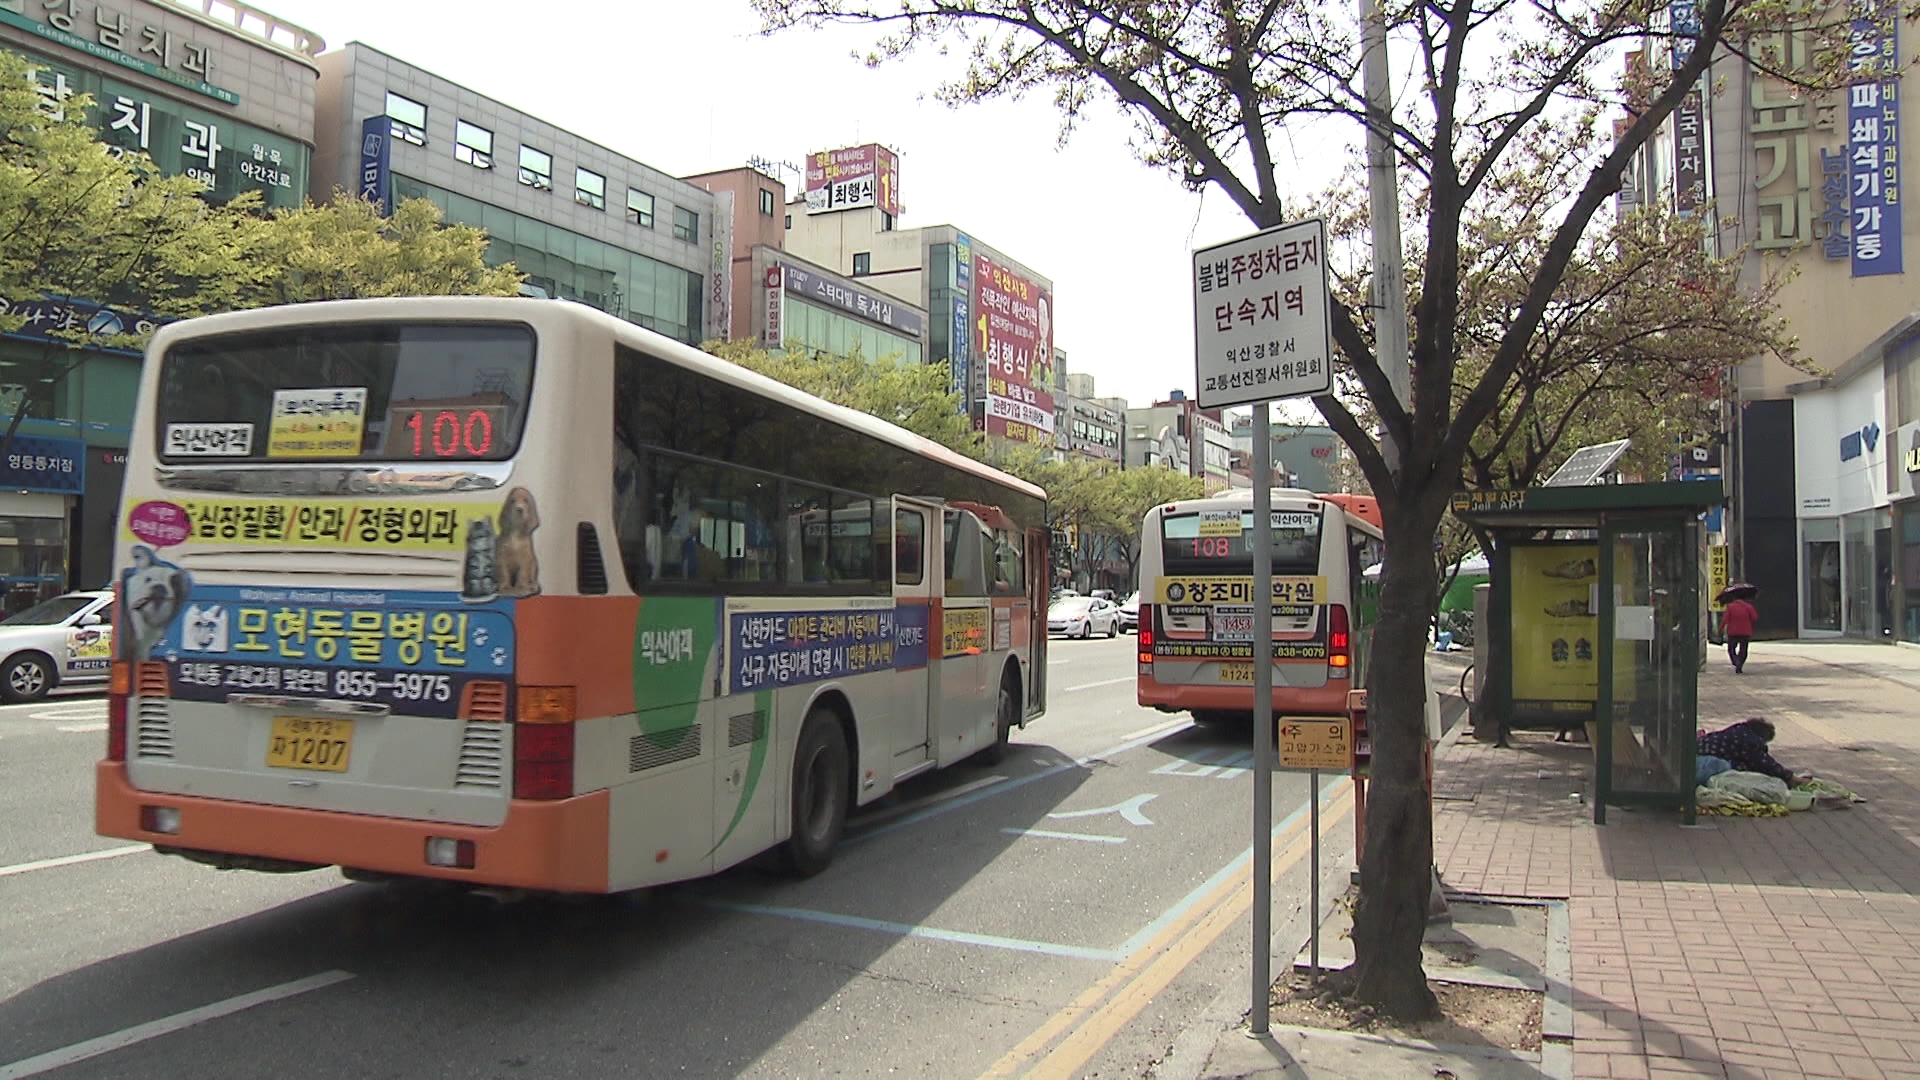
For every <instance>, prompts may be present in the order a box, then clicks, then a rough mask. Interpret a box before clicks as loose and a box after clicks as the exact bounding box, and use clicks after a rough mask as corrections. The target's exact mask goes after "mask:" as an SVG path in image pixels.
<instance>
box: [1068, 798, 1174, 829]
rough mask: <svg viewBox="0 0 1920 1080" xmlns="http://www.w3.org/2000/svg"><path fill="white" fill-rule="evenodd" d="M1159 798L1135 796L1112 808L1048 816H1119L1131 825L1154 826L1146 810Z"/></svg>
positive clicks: (1070, 811)
mask: <svg viewBox="0 0 1920 1080" xmlns="http://www.w3.org/2000/svg"><path fill="white" fill-rule="evenodd" d="M1159 797H1160V796H1158V795H1155V794H1151V793H1149V794H1146V795H1135V796H1134V797H1133V798H1131V799H1128V800H1127V801H1126V802H1123V803H1115V804H1113V805H1112V806H1096V807H1094V808H1093V809H1091V810H1060V811H1056V812H1054V813H1051V814H1048V815H1047V816H1048V817H1050V818H1082V817H1102V816H1104V815H1106V814H1119V815H1120V817H1121V820H1123V821H1125V822H1126V823H1127V824H1129V825H1151V824H1153V819H1151V818H1149V817H1147V815H1146V812H1145V809H1144V808H1145V807H1146V805H1147V804H1148V803H1150V802H1152V801H1153V800H1155V799H1157V798H1159Z"/></svg>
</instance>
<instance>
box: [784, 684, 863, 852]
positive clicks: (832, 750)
mask: <svg viewBox="0 0 1920 1080" xmlns="http://www.w3.org/2000/svg"><path fill="white" fill-rule="evenodd" d="M846 824H847V735H846V732H844V731H842V730H841V729H840V721H839V719H838V718H836V717H835V716H834V715H833V713H832V712H831V711H829V710H827V709H822V708H818V707H816V708H815V709H814V710H813V711H812V712H809V713H808V714H807V722H806V723H805V724H804V725H802V726H801V728H800V741H799V743H798V744H796V745H795V747H794V751H793V835H792V836H791V837H789V838H788V839H787V846H786V848H785V849H784V851H783V852H782V854H783V855H784V857H785V861H786V864H787V869H788V870H791V871H792V872H793V873H795V874H798V875H799V876H801V877H812V876H813V875H815V874H817V873H819V872H820V871H822V870H825V869H826V868H827V866H828V865H829V864H830V863H832V862H833V849H834V848H835V847H836V846H838V844H839V843H840V832H841V830H842V829H844V828H845V827H846Z"/></svg>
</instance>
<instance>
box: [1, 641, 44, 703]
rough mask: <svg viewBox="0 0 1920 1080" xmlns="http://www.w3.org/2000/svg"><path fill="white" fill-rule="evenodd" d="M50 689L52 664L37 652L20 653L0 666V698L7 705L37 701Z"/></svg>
mask: <svg viewBox="0 0 1920 1080" xmlns="http://www.w3.org/2000/svg"><path fill="white" fill-rule="evenodd" d="M51 689H53V664H52V663H51V662H49V661H48V660H47V658H46V657H45V656H42V655H41V654H39V653H33V652H25V653H21V654H19V655H18V656H15V657H14V658H13V659H11V660H8V661H7V664H6V667H5V668H0V698H4V699H5V700H6V703H7V704H9V705H20V704H24V703H25V702H29V701H39V700H40V699H41V698H43V697H46V696H47V691H49V690H51Z"/></svg>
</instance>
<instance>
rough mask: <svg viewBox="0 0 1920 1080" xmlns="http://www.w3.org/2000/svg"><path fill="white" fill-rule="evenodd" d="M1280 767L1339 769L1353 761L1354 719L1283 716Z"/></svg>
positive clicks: (1346, 766) (1349, 765)
mask: <svg viewBox="0 0 1920 1080" xmlns="http://www.w3.org/2000/svg"><path fill="white" fill-rule="evenodd" d="M1279 727H1280V767H1281V768H1282V769H1324V770H1327V771H1330V772H1331V771H1337V770H1340V769H1346V768H1350V767H1352V765H1353V722H1352V721H1351V720H1350V719H1348V718H1347V717H1344V716H1283V717H1281V718H1280V723H1279Z"/></svg>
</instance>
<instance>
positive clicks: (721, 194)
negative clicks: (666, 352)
mask: <svg viewBox="0 0 1920 1080" xmlns="http://www.w3.org/2000/svg"><path fill="white" fill-rule="evenodd" d="M319 66H320V95H319V99H318V102H317V105H316V109H315V114H316V130H317V145H316V148H315V155H314V181H313V191H314V195H315V197H316V198H329V197H331V196H332V193H333V192H334V191H335V190H345V191H359V192H360V193H362V194H363V195H367V196H368V197H371V198H376V199H381V200H391V199H401V198H424V199H430V200H432V201H433V202H434V203H435V204H436V205H438V206H439V207H440V208H441V210H442V211H444V212H445V214H446V217H447V220H448V221H450V222H454V223H458V224H464V225H472V226H476V227H480V228H484V229H486V230H487V234H488V243H487V252H486V258H487V261H488V262H489V263H492V264H500V263H506V262H511V263H513V264H514V265H515V266H516V267H517V268H518V269H519V270H520V272H521V273H523V274H525V275H526V276H527V284H528V285H529V286H531V287H532V288H533V289H535V290H538V292H539V293H540V294H541V295H546V296H553V297H559V298H563V299H567V300H577V301H579V302H580V303H583V304H588V305H590V306H592V307H596V308H599V309H601V310H602V311H606V312H608V313H610V314H613V315H616V316H618V317H620V318H623V319H627V320H628V321H630V322H634V323H638V324H639V325H641V326H644V327H647V328H648V329H650V330H655V331H657V332H659V333H662V334H665V335H667V336H668V337H672V338H676V339H678V340H680V341H685V342H689V343H698V342H700V341H703V340H706V339H708V338H711V337H725V336H726V335H727V333H728V332H729V329H730V322H731V303H728V304H726V305H724V306H721V305H716V304H715V303H713V302H711V300H710V298H709V296H708V292H709V290H708V282H709V281H710V280H711V279H712V278H714V277H715V271H716V266H718V267H721V268H727V267H730V263H731V259H732V252H733V237H732V230H733V219H734V215H733V206H732V203H733V196H732V193H731V192H730V191H725V190H721V191H708V190H706V189H704V188H702V187H699V186H697V185H695V184H692V183H689V182H687V181H685V180H681V179H679V178H677V177H673V176H669V175H667V174H666V173H663V172H661V171H659V170H658V169H655V168H652V167H651V166H648V165H646V164H644V163H642V162H639V161H636V160H634V159H632V158H629V157H626V156H624V155H622V154H618V153H615V152H614V151H612V150H609V149H607V148H606V147H604V146H601V145H599V144H598V143H594V142H590V141H588V140H586V139H584V138H581V137H580V136H578V135H575V134H573V133H572V132H569V131H566V130H563V129H561V128H559V127H556V126H554V125H552V124H550V123H548V122H546V121H544V120H541V119H539V118H537V117H533V116H529V115H527V114H526V113H522V112H519V111H518V110H515V109H513V108H511V107H509V106H507V105H504V104H502V103H500V102H498V101H495V100H494V99H492V98H489V97H485V96H482V95H480V94H478V93H475V92H474V91H472V90H469V89H467V88H466V87H463V86H461V85H459V84H458V83H454V82H451V81H449V80H447V79H443V78H440V77H439V76H437V75H434V74H432V73H430V72H427V71H423V70H421V69H420V68H417V67H414V66H412V65H411V64H408V63H406V62H405V61H402V60H399V59H397V58H395V57H392V56H389V55H387V54H385V53H383V52H380V51H379V50H377V49H373V48H371V47H369V46H367V45H363V44H361V43H359V42H352V43H349V44H348V45H347V46H345V47H344V48H342V49H339V50H336V51H334V52H330V53H326V54H324V55H322V56H321V57H319ZM368 136H375V138H368ZM718 276H719V277H720V278H721V279H722V280H723V281H730V280H731V276H732V275H731V273H730V272H729V271H728V270H726V269H722V271H721V272H720V274H719V275H718ZM719 292H720V293H721V294H722V295H724V296H726V297H729V298H730V297H731V295H732V294H731V291H730V289H726V288H722V289H720V290H719Z"/></svg>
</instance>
